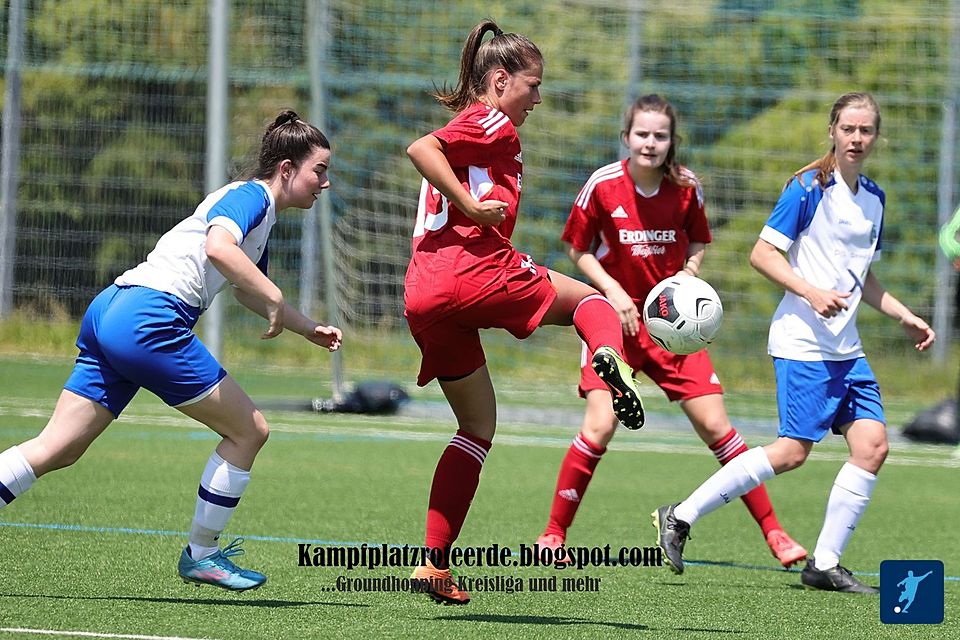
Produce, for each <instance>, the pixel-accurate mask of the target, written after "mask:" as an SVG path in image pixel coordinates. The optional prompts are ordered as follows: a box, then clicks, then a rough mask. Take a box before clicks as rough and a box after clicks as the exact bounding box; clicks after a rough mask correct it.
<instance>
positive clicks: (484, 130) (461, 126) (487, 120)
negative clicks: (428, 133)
mask: <svg viewBox="0 0 960 640" xmlns="http://www.w3.org/2000/svg"><path fill="white" fill-rule="evenodd" d="M487 111H488V110H486V109H485V108H484V107H481V108H479V109H478V108H477V107H472V108H469V109H467V110H465V111H463V112H462V113H461V114H460V115H459V116H458V117H456V118H454V119H453V120H451V121H450V122H448V123H447V124H446V125H445V126H444V127H442V128H440V129H437V130H436V131H434V132H433V135H434V137H436V138H437V139H439V140H440V141H441V142H442V143H443V145H444V153H445V155H446V156H447V162H449V163H450V166H451V167H454V168H456V167H468V166H471V165H472V166H478V167H483V166H489V165H490V164H491V160H492V159H493V158H497V157H499V156H501V155H503V154H509V153H510V150H511V148H512V147H511V145H519V139H518V138H517V130H516V129H515V128H514V126H513V123H511V122H510V119H509V118H508V117H507V116H506V115H504V114H502V113H500V112H499V111H495V110H489V115H488V113H487Z"/></svg>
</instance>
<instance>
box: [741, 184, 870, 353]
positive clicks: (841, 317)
mask: <svg viewBox="0 0 960 640" xmlns="http://www.w3.org/2000/svg"><path fill="white" fill-rule="evenodd" d="M816 175H817V171H816V170H813V171H809V172H806V173H804V174H802V175H801V176H800V179H797V178H794V179H793V180H791V181H790V184H789V185H787V187H786V189H784V191H783V193H782V194H781V195H780V200H778V201H777V204H776V206H775V207H774V208H773V212H772V213H771V214H770V218H769V219H768V220H767V223H766V225H765V226H764V227H763V231H761V233H760V237H761V238H762V239H763V240H766V241H767V242H769V243H770V244H772V245H773V246H775V247H776V248H777V249H780V250H781V251H784V252H786V256H787V262H789V263H790V266H791V267H792V268H793V271H794V273H796V274H797V275H798V276H800V277H801V278H803V279H804V280H806V281H807V282H809V283H810V284H812V285H813V286H815V287H818V288H820V289H826V290H828V291H829V290H836V291H840V292H844V293H850V297H848V298H844V301H845V302H846V304H847V309H845V310H842V311H840V312H839V313H837V315H835V316H833V317H832V318H825V317H824V316H822V315H820V314H819V313H817V312H816V311H814V310H813V307H811V306H810V303H809V302H807V301H806V299H804V298H801V297H800V296H798V295H796V294H794V293H792V292H790V291H787V292H786V293H785V294H784V296H783V300H781V301H780V305H779V306H778V307H777V310H776V312H775V313H774V315H773V320H772V322H771V323H770V334H769V340H768V343H767V351H768V353H769V354H770V355H771V356H774V357H777V358H789V359H791V360H805V361H815V360H850V359H852V358H859V357H862V356H863V355H864V354H863V347H862V345H861V343H860V334H859V332H858V331H857V311H858V309H859V307H860V301H861V299H862V297H863V282H864V280H865V279H866V277H867V273H868V272H869V271H870V266H871V264H873V262H874V261H875V260H878V259H879V258H880V234H881V233H882V231H883V208H884V203H885V198H886V197H885V195H884V193H883V191H882V190H881V189H880V187H878V186H877V185H876V184H875V183H874V182H873V181H871V180H869V179H868V178H866V177H864V176H859V186H858V189H857V192H856V193H853V192H852V191H851V190H850V188H849V187H848V186H847V183H846V182H844V181H843V178H842V177H841V176H840V173H839V172H838V171H834V174H833V176H832V177H831V178H830V182H829V183H828V184H826V185H821V184H820V183H819V181H817V180H816Z"/></svg>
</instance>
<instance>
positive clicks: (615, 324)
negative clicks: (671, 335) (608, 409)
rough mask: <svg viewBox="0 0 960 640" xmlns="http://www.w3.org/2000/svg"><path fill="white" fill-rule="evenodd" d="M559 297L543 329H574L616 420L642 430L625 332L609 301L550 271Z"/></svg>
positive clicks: (642, 414)
mask: <svg viewBox="0 0 960 640" xmlns="http://www.w3.org/2000/svg"><path fill="white" fill-rule="evenodd" d="M550 281H551V282H553V285H554V287H556V289H557V297H556V299H555V300H554V301H553V304H552V305H551V306H550V309H549V310H548V311H547V313H546V315H545V316H544V317H543V320H542V322H541V323H540V324H541V325H561V326H568V325H571V324H572V325H573V326H574V327H575V328H576V330H577V333H578V334H579V335H580V337H581V338H582V339H583V341H584V342H585V343H586V344H587V348H588V349H589V352H590V353H591V354H592V356H591V364H592V366H593V368H594V370H595V371H596V372H597V375H599V376H600V378H601V379H602V380H603V381H604V383H605V384H606V385H607V386H608V388H609V389H610V393H611V397H612V406H613V410H614V412H615V413H616V415H617V419H618V420H620V422H621V423H622V424H623V426H625V427H627V428H628V429H639V428H640V427H642V426H643V422H644V419H645V416H644V411H643V403H642V402H641V400H640V393H639V391H638V389H637V385H638V383H637V380H636V379H635V378H634V377H633V370H632V369H631V368H630V366H629V365H628V364H627V363H626V362H624V360H623V329H622V328H621V325H620V318H619V316H618V315H617V312H616V311H615V310H614V308H613V305H611V304H610V301H609V300H607V299H606V298H604V297H603V296H602V295H601V294H600V293H599V292H597V290H596V289H594V288H593V287H591V286H589V285H586V284H584V283H582V282H580V281H579V280H574V279H573V278H570V277H568V276H565V275H563V274H562V273H557V272H556V271H552V270H551V271H550Z"/></svg>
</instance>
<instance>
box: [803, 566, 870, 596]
mask: <svg viewBox="0 0 960 640" xmlns="http://www.w3.org/2000/svg"><path fill="white" fill-rule="evenodd" d="M800 582H802V583H803V586H805V587H806V588H808V589H820V590H821V591H840V592H842V593H866V594H871V593H880V591H879V590H878V589H874V588H873V587H871V586H868V585H865V584H863V583H862V582H860V581H859V580H857V579H856V578H854V577H853V574H852V573H850V570H849V569H847V568H845V567H841V566H840V565H839V564H838V565H837V566H835V567H832V568H830V569H827V570H825V571H821V570H820V569H817V567H816V565H815V564H814V563H813V558H810V559H809V560H807V566H806V567H804V568H803V571H801V572H800Z"/></svg>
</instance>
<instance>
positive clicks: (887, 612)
mask: <svg viewBox="0 0 960 640" xmlns="http://www.w3.org/2000/svg"><path fill="white" fill-rule="evenodd" d="M880 622H882V623H884V624H940V623H941V622H943V562H941V561H940V560H884V561H883V562H881V563H880Z"/></svg>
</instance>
